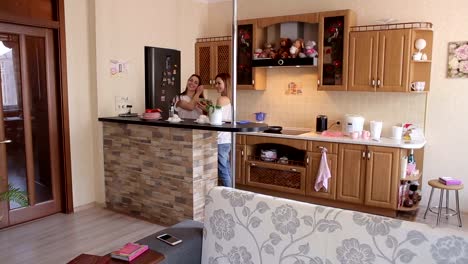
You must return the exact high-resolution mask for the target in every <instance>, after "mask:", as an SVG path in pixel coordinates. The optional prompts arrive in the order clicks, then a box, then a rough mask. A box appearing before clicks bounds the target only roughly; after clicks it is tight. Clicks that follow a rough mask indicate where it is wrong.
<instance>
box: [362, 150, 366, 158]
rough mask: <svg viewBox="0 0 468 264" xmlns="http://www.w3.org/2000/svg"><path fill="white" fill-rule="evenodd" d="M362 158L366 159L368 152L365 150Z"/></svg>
mask: <svg viewBox="0 0 468 264" xmlns="http://www.w3.org/2000/svg"><path fill="white" fill-rule="evenodd" d="M362 159H366V152H365V151H363V152H362Z"/></svg>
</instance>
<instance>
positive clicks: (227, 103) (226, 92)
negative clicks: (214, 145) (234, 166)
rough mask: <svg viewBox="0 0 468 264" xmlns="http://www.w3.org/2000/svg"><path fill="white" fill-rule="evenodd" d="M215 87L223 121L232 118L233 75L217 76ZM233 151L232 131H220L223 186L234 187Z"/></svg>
mask: <svg viewBox="0 0 468 264" xmlns="http://www.w3.org/2000/svg"><path fill="white" fill-rule="evenodd" d="M215 88H216V90H217V91H218V93H219V94H220V96H219V97H218V99H217V100H216V105H219V106H221V109H222V111H223V121H231V120H232V109H231V99H230V97H231V76H230V75H229V73H220V74H218V75H216V78H215ZM230 152H231V133H230V132H218V179H219V180H221V183H222V184H223V186H226V187H232V178H231V164H230V162H229V153H230Z"/></svg>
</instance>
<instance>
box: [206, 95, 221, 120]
mask: <svg viewBox="0 0 468 264" xmlns="http://www.w3.org/2000/svg"><path fill="white" fill-rule="evenodd" d="M206 112H208V117H209V118H210V124H211V125H216V126H220V125H222V124H223V122H222V121H223V111H222V110H221V106H220V105H214V104H213V102H212V101H209V100H208V101H206Z"/></svg>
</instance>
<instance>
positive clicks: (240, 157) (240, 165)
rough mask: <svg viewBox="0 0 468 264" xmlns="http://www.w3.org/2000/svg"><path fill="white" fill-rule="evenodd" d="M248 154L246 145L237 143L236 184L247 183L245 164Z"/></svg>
mask: <svg viewBox="0 0 468 264" xmlns="http://www.w3.org/2000/svg"><path fill="white" fill-rule="evenodd" d="M245 156H246V147H245V145H236V179H235V180H236V184H245V179H244V168H245V167H244V164H245Z"/></svg>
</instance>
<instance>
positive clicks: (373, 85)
mask: <svg viewBox="0 0 468 264" xmlns="http://www.w3.org/2000/svg"><path fill="white" fill-rule="evenodd" d="M371 84H372V87H374V88H375V80H374V79H372V82H371Z"/></svg>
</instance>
